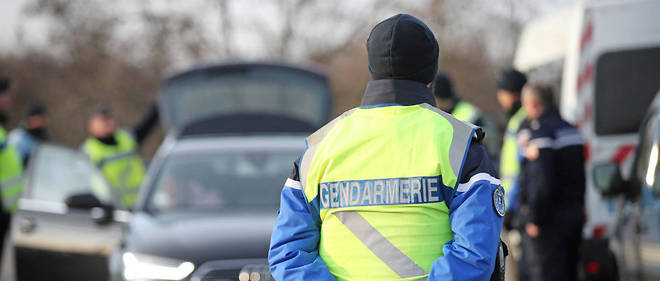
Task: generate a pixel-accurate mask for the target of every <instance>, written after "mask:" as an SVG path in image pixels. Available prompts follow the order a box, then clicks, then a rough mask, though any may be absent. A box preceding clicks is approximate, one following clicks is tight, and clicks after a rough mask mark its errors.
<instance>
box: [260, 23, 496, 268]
mask: <svg viewBox="0 0 660 281" xmlns="http://www.w3.org/2000/svg"><path fill="white" fill-rule="evenodd" d="M367 54H368V59H369V71H370V73H371V78H372V80H371V81H370V82H369V83H368V84H367V87H366V90H365V93H364V95H363V98H362V104H361V105H360V107H358V108H354V109H352V110H349V111H347V112H345V113H344V114H342V115H341V116H339V117H337V118H336V119H335V120H333V121H331V122H330V123H328V124H326V125H325V126H324V127H323V128H321V129H320V130H318V131H317V132H315V133H313V134H312V135H310V136H309V137H308V138H307V139H306V142H307V149H306V150H305V151H304V153H303V154H302V156H301V157H300V158H299V159H298V160H297V161H295V164H294V168H293V171H292V173H291V175H290V177H289V178H288V179H287V180H286V182H285V184H284V188H283V190H282V197H281V205H280V211H279V216H278V217H277V220H276V222H275V226H274V229H273V233H272V236H271V245H270V251H269V255H268V260H269V263H270V268H271V272H272V274H273V276H274V277H275V279H276V280H280V281H282V280H489V278H490V277H491V274H492V273H493V270H494V267H495V260H496V254H497V251H498V241H499V235H500V231H501V224H502V216H503V215H504V198H503V197H504V190H503V189H502V187H501V182H500V180H499V179H498V178H497V175H496V173H495V171H494V168H493V167H492V164H491V163H490V161H489V159H488V155H487V152H486V149H485V148H484V146H483V145H482V144H481V143H480V141H481V139H482V137H483V133H481V131H480V129H479V128H478V127H476V126H474V125H472V124H469V123H467V122H462V121H460V120H458V119H456V118H454V117H453V116H451V115H450V114H447V113H445V112H443V111H441V110H438V109H437V108H436V107H435V99H434V97H433V93H432V91H431V90H430V89H429V88H428V85H429V84H430V83H431V82H432V81H433V79H434V77H435V74H436V72H437V62H438V44H437V42H436V40H435V37H434V35H433V33H432V32H431V31H430V29H429V28H428V27H427V26H426V25H425V24H424V23H423V22H421V21H420V20H419V19H417V18H415V17H413V16H410V15H405V14H399V15H396V16H393V17H391V18H388V19H386V20H384V21H382V22H381V23H379V24H377V25H376V26H375V27H374V28H373V30H372V31H371V34H370V36H369V39H368V40H367Z"/></svg>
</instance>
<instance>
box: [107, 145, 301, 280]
mask: <svg viewBox="0 0 660 281" xmlns="http://www.w3.org/2000/svg"><path fill="white" fill-rule="evenodd" d="M303 149H304V142H303V137H302V136H250V137H246V136H233V137H205V138H190V139H182V140H179V141H177V142H176V144H173V145H172V147H169V148H167V153H164V154H162V155H159V156H158V157H157V158H155V159H154V162H153V164H152V165H153V169H151V171H150V173H149V181H148V182H147V183H146V185H145V186H144V190H143V191H144V193H143V196H141V200H140V204H139V205H138V207H137V208H136V209H135V212H134V215H133V220H132V221H131V223H130V224H129V228H128V230H127V232H126V234H125V236H124V239H123V242H122V244H121V245H120V247H119V248H118V249H117V251H116V252H115V253H114V254H113V258H112V264H111V268H112V273H113V280H188V279H186V278H187V277H188V276H189V275H191V273H193V272H195V274H194V275H193V277H198V278H197V279H194V278H193V279H192V280H238V276H239V274H240V271H241V269H246V268H249V266H252V267H253V268H261V269H262V271H261V272H256V273H255V274H257V273H258V274H263V275H264V276H266V275H267V274H268V270H267V267H266V265H267V261H266V256H267V251H268V244H269V240H270V233H271V229H272V226H273V222H274V220H275V217H276V215H277V208H278V203H279V194H280V192H281V188H282V184H283V181H284V179H285V178H286V176H287V175H288V173H289V172H290V171H291V168H292V162H291V161H292V159H295V158H296V157H298V156H299V154H300V153H301V151H302V150H303ZM263 269H266V270H263ZM250 273H252V272H249V274H250ZM261 280H265V277H262V279H261Z"/></svg>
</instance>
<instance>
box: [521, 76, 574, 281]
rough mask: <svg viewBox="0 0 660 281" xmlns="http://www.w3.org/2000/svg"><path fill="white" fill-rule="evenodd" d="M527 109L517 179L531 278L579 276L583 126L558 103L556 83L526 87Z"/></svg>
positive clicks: (524, 101) (538, 280)
mask: <svg viewBox="0 0 660 281" xmlns="http://www.w3.org/2000/svg"><path fill="white" fill-rule="evenodd" d="M522 105H523V107H524V108H525V112H527V118H526V120H525V121H524V122H523V123H522V124H521V127H520V131H519V132H518V138H519V139H520V140H521V141H520V143H521V145H522V149H521V151H522V153H523V156H524V157H523V161H522V163H521V171H520V178H519V184H520V186H519V188H520V195H519V197H520V202H521V204H522V205H523V206H526V207H525V208H521V210H520V212H521V214H520V216H521V218H522V221H523V222H524V224H525V231H526V233H527V235H528V236H526V237H523V238H524V239H523V243H526V244H527V246H526V248H528V249H530V251H529V254H528V255H527V262H528V264H529V269H530V277H531V280H534V281H544V280H548V281H551V280H552V281H554V280H566V281H573V280H577V279H578V273H577V265H578V256H579V254H578V249H579V248H580V241H581V237H582V235H581V234H582V225H583V224H584V192H585V173H584V145H583V140H582V137H581V136H580V133H579V131H578V130H577V129H576V128H575V127H573V126H572V125H570V124H569V123H567V122H566V121H564V120H563V119H562V118H561V117H560V116H559V112H558V111H557V109H556V107H555V106H554V97H553V92H552V88H550V87H549V86H547V85H542V84H532V85H527V86H525V88H524V89H523V94H522Z"/></svg>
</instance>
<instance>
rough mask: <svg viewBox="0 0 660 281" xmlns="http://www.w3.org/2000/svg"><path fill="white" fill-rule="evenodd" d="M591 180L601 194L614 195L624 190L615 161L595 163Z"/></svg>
mask: <svg viewBox="0 0 660 281" xmlns="http://www.w3.org/2000/svg"><path fill="white" fill-rule="evenodd" d="M593 180H594V185H595V186H596V188H597V189H598V191H600V194H602V195H603V196H615V195H619V194H621V193H623V192H624V191H625V190H624V182H623V179H622V177H621V171H620V170H619V165H617V164H615V163H611V162H610V163H601V164H596V165H595V166H594V168H593Z"/></svg>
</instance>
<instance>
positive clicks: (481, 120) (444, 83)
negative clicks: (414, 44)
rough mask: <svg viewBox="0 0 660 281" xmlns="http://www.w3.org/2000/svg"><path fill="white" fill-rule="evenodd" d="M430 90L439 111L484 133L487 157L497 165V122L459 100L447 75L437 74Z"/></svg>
mask: <svg viewBox="0 0 660 281" xmlns="http://www.w3.org/2000/svg"><path fill="white" fill-rule="evenodd" d="M431 89H432V90H433V94H434V95H435V102H436V106H437V107H438V108H439V109H441V110H442V111H444V112H447V113H450V114H451V115H453V116H454V117H456V118H457V119H458V120H461V121H465V122H470V123H472V124H474V125H477V126H479V127H481V128H482V129H483V131H484V133H486V136H485V138H484V140H483V143H484V144H485V145H486V148H487V149H488V156H490V159H491V161H493V164H497V161H498V159H499V150H500V142H499V141H498V139H499V135H500V134H499V129H498V127H497V122H496V121H495V120H494V119H493V118H492V117H491V116H489V115H487V114H485V113H484V112H482V111H481V110H480V109H479V108H478V107H477V106H475V105H474V104H472V103H470V102H468V101H465V100H463V99H462V98H460V97H459V96H458V95H457V94H456V92H455V91H454V83H453V82H452V79H451V78H450V77H449V75H448V74H446V73H442V72H438V74H437V75H436V77H435V79H434V80H433V83H432V85H431ZM495 166H497V165H495Z"/></svg>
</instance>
